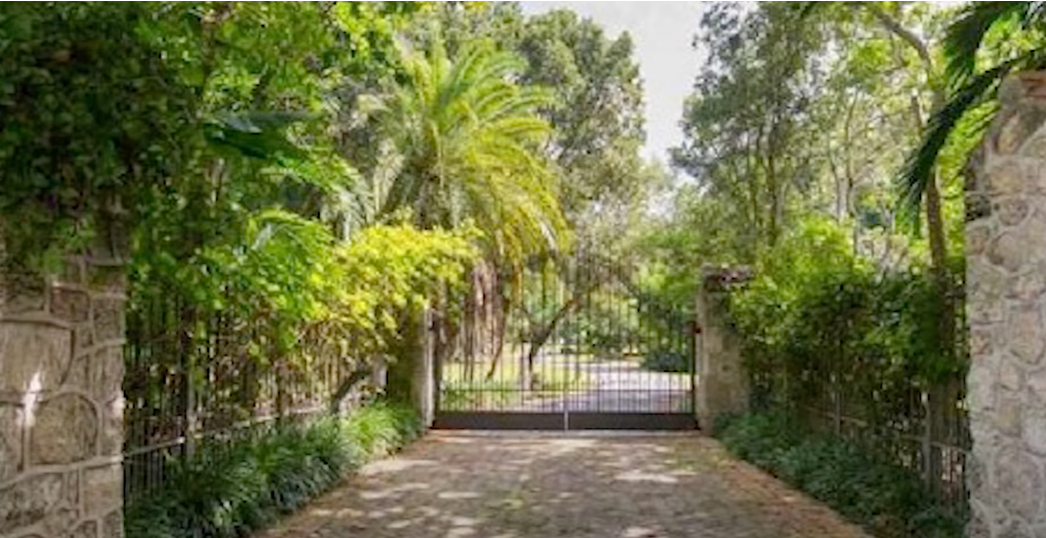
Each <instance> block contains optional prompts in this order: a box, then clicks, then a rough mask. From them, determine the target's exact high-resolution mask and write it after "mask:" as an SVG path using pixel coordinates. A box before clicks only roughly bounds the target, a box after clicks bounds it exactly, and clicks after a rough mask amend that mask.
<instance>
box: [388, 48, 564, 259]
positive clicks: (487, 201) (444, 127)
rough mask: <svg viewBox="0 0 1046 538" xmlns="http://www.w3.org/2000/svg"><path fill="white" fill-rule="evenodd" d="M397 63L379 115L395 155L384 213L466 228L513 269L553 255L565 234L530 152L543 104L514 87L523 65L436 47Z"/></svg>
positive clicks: (540, 132)
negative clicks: (397, 161) (531, 257)
mask: <svg viewBox="0 0 1046 538" xmlns="http://www.w3.org/2000/svg"><path fill="white" fill-rule="evenodd" d="M403 62H404V71H405V76H404V82H403V83H402V84H401V85H400V86H399V87H398V88H396V90H395V92H394V93H393V95H392V98H391V99H390V102H389V103H388V105H387V107H386V109H385V110H384V111H383V113H382V114H381V118H382V120H381V127H382V129H383V131H384V133H385V134H386V136H388V137H389V138H390V139H391V140H392V141H393V142H394V144H395V147H396V148H397V150H398V151H399V153H400V154H401V155H402V165H401V167H400V169H399V171H398V173H397V174H396V175H395V178H394V179H393V181H392V183H391V185H390V186H389V187H388V190H387V194H386V197H385V200H384V203H383V204H382V214H383V215H386V216H389V215H393V214H395V213H397V212H399V211H401V210H403V209H408V210H409V211H410V212H411V213H412V218H413V221H414V223H415V224H416V225H418V226H420V227H422V228H432V227H435V226H442V227H444V228H453V227H456V226H460V225H461V224H462V223H464V222H465V221H466V220H467V219H472V220H473V221H474V222H475V224H476V226H477V227H478V228H479V229H480V230H481V231H482V232H483V233H484V240H485V241H486V245H487V249H488V252H489V253H490V254H492V255H493V256H494V257H496V258H498V259H502V260H510V261H512V262H513V263H519V262H521V261H522V260H523V259H524V258H525V257H526V256H527V255H528V254H532V253H539V252H550V251H555V250H557V249H558V248H559V247H560V246H561V245H562V244H563V243H564V241H565V240H566V238H567V237H566V235H567V233H566V232H567V228H566V224H565V222H564V220H563V215H562V213H561V211H560V208H559V203H558V200H557V196H556V194H557V191H556V189H557V187H556V176H555V175H554V174H553V172H552V170H551V169H550V168H549V166H548V164H547V163H546V162H545V160H544V158H543V157H542V155H541V153H540V151H539V150H538V144H539V143H540V142H541V141H542V140H543V139H544V138H545V137H547V136H548V134H549V126H548V124H547V123H546V122H545V121H544V120H542V119H541V118H540V117H538V116H537V115H536V110H537V107H538V106H540V105H542V104H544V103H547V102H548V101H549V96H548V94H547V93H546V92H544V91H542V90H540V89H538V88H535V87H529V86H521V85H519V84H517V83H516V82H515V79H516V77H518V74H519V73H520V71H521V69H522V68H523V67H524V64H523V62H522V60H520V59H519V58H517V57H515V56H513V55H511V54H508V53H503V52H496V51H495V50H494V49H493V48H492V47H491V46H490V45H489V44H484V43H469V44H467V45H466V46H465V47H464V48H463V50H461V51H460V52H459V54H458V56H457V57H456V58H455V59H454V60H453V61H452V60H451V59H449V58H448V56H447V53H446V50H445V49H444V46H443V44H442V43H441V42H440V41H438V40H437V41H436V42H435V43H434V44H433V45H432V46H431V47H430V49H429V50H428V51H426V52H417V51H412V52H406V53H405V54H404V60H403Z"/></svg>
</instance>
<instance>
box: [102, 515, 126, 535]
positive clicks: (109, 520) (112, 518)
mask: <svg viewBox="0 0 1046 538" xmlns="http://www.w3.org/2000/svg"><path fill="white" fill-rule="evenodd" d="M122 537H123V510H122V509H116V510H113V511H112V512H109V513H108V514H106V515H105V517H104V518H103V519H102V538H122Z"/></svg>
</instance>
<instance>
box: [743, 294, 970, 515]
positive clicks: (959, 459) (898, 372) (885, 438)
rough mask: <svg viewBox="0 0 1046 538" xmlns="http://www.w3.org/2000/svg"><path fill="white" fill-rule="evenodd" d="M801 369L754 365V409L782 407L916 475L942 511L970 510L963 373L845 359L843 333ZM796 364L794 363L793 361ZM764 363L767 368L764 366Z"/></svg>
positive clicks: (963, 342)
mask: <svg viewBox="0 0 1046 538" xmlns="http://www.w3.org/2000/svg"><path fill="white" fill-rule="evenodd" d="M954 298H955V304H956V305H957V308H956V313H955V315H956V317H955V320H956V327H955V329H956V330H955V336H956V341H955V343H954V346H955V349H954V355H955V356H956V357H958V359H956V360H957V361H958V362H962V359H961V358H962V357H968V350H967V345H968V342H967V329H966V324H965V316H964V309H963V308H962V302H961V300H962V299H961V298H962V294H961V293H959V294H957V295H956V296H955V297H954ZM835 338H836V340H837V341H836V344H837V345H832V344H831V343H826V345H825V350H824V351H825V352H824V354H823V355H821V356H818V357H809V358H808V359H807V360H806V361H805V362H804V367H802V368H798V369H790V368H789V367H788V366H784V367H782V368H779V369H773V368H766V367H761V368H755V369H753V368H752V366H751V365H750V367H749V368H750V371H749V374H750V376H751V377H750V379H751V383H752V389H753V404H754V405H755V406H756V407H757V408H761V409H785V410H787V411H789V412H790V413H791V414H793V415H794V416H796V417H798V418H799V419H801V420H802V422H803V423H804V424H806V425H807V426H809V427H811V429H813V430H814V431H818V432H822V433H832V434H835V435H838V436H840V437H842V438H844V439H847V440H849V441H851V442H854V443H857V444H860V445H862V446H865V447H866V448H868V449H869V450H870V451H872V453H876V454H879V455H880V456H883V457H885V458H888V459H890V460H892V461H894V462H896V463H898V464H900V465H902V466H904V467H906V468H908V469H910V470H912V471H913V472H915V473H917V474H918V475H919V476H920V477H921V478H922V480H923V482H924V483H925V484H926V485H927V486H928V488H929V490H930V491H931V492H932V493H933V494H934V495H935V496H936V497H937V499H938V500H939V501H940V504H941V505H942V507H944V508H945V509H946V510H948V511H950V512H951V513H953V514H955V515H957V516H960V517H965V516H967V515H968V513H969V503H968V490H967V485H966V481H965V480H964V477H965V473H966V469H967V461H968V457H969V452H970V447H971V440H970V431H969V424H970V419H969V414H968V407H967V403H966V373H965V369H964V368H959V367H955V368H952V369H950V370H946V371H941V372H937V373H936V374H935V375H927V373H926V371H925V369H921V368H919V367H918V366H916V363H918V362H919V360H920V358H918V357H906V358H904V360H903V361H901V363H898V362H897V361H891V360H889V359H887V358H884V357H877V358H873V357H862V356H847V355H846V353H845V352H844V351H843V350H844V349H845V347H846V346H845V345H844V343H843V340H844V339H845V338H847V336H846V335H843V334H839V335H836V337H835ZM793 364H794V363H793ZM764 366H765V365H764Z"/></svg>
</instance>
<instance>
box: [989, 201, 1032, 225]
mask: <svg viewBox="0 0 1046 538" xmlns="http://www.w3.org/2000/svg"><path fill="white" fill-rule="evenodd" d="M1030 212H1031V208H1030V206H1029V205H1028V202H1027V200H1024V199H1022V198H1018V197H1009V198H1003V199H1002V200H997V201H996V202H995V209H994V211H993V213H994V214H995V215H996V216H998V217H999V222H1001V223H1003V224H1005V225H1006V226H1016V225H1018V224H1020V223H1021V221H1023V220H1024V219H1025V218H1026V217H1027V216H1028V213H1030Z"/></svg>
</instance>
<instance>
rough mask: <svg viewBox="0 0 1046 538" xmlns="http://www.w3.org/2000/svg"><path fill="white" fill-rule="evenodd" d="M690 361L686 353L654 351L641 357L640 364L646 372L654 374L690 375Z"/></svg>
mask: <svg viewBox="0 0 1046 538" xmlns="http://www.w3.org/2000/svg"><path fill="white" fill-rule="evenodd" d="M690 362H691V359H690V357H689V356H687V354H686V353H683V352H681V351H678V350H674V349H655V350H653V351H650V352H648V353H647V354H646V355H645V356H644V357H643V362H642V363H641V364H640V365H641V366H642V367H643V368H645V369H647V370H654V371H656V372H677V373H683V374H686V373H690V372H691V370H692V369H691V367H690Z"/></svg>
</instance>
